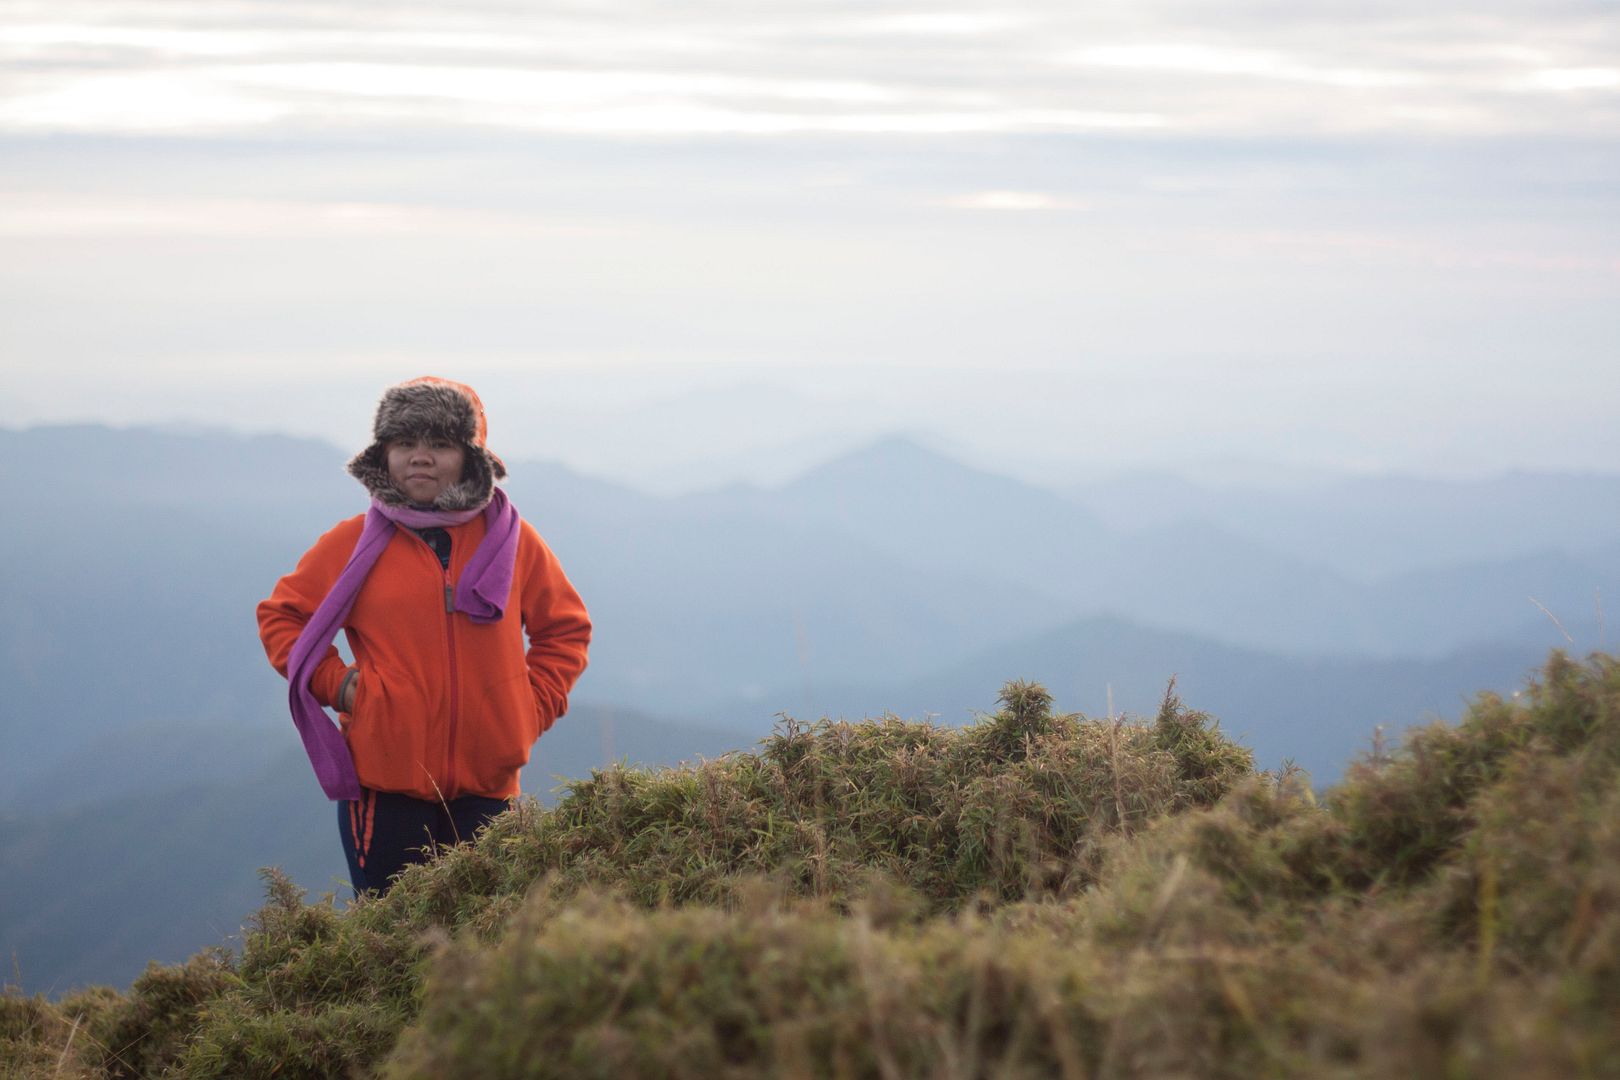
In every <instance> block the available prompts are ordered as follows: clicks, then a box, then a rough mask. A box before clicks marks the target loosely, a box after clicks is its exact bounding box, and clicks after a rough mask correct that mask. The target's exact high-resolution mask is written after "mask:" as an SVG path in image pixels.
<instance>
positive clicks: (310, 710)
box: [287, 488, 519, 801]
mask: <svg viewBox="0 0 1620 1080" xmlns="http://www.w3.org/2000/svg"><path fill="white" fill-rule="evenodd" d="M479 514H483V515H484V524H485V526H486V527H487V529H488V531H487V532H486V533H485V534H484V539H483V541H482V542H481V543H480V544H479V545H478V550H477V551H474V552H473V555H472V559H471V560H470V561H468V563H467V566H466V569H464V570H463V571H462V572H461V580H460V581H459V582H458V583H457V585H456V592H455V607H456V610H457V611H460V612H462V613H464V614H465V615H466V616H467V617H468V618H469V619H471V620H472V621H473V622H478V623H490V622H495V621H496V620H498V619H500V617H501V616H502V614H503V613H504V609H505V605H506V599H507V597H508V596H509V595H511V592H512V568H513V566H514V565H515V564H516V562H517V549H518V532H519V530H518V512H517V508H516V507H515V506H513V505H512V503H511V501H510V500H508V499H507V497H506V492H504V491H502V490H501V489H500V488H496V489H495V495H494V497H493V498H491V499H490V501H489V503H488V505H486V506H485V507H484V508H483V509H482V510H413V509H411V508H410V507H405V506H389V505H388V504H386V503H382V502H379V501H378V500H376V499H372V500H371V509H370V510H368V511H366V523H365V527H364V528H363V529H361V531H360V539H359V540H358V541H356V542H355V545H354V554H352V555H350V556H349V562H348V565H346V566H345V567H344V568H343V572H342V573H341V574H339V575H338V579H337V581H335V582H334V583H333V584H332V589H331V591H330V592H328V593H327V594H326V598H325V599H324V600H322V601H321V603H320V606H319V607H317V608H316V609H315V614H313V615H311V616H310V618H309V622H307V623H305V624H304V629H303V631H302V632H300V633H299V635H298V640H297V641H296V642H294V643H293V647H292V656H291V658H290V659H289V660H288V662H287V683H288V699H289V702H290V704H291V706H292V717H293V723H294V724H296V725H298V734H299V735H300V736H301V737H302V738H303V740H304V752H305V753H307V754H308V755H309V763H310V764H311V765H313V766H314V767H315V777H316V779H318V780H319V781H320V782H321V790H322V791H324V792H326V797H327V798H328V799H332V800H334V801H336V800H339V799H358V798H359V797H360V778H359V777H358V776H356V775H355V771H354V758H352V757H351V756H350V755H349V744H348V743H347V742H345V741H344V738H343V732H342V731H341V730H339V729H338V728H337V727H336V726H335V725H334V724H333V723H332V721H331V718H330V717H328V716H327V715H326V711H325V710H324V709H322V708H321V706H320V702H318V701H316V700H315V695H314V694H313V693H312V692H311V691H310V688H309V681H310V678H311V677H312V676H313V675H314V674H315V668H316V666H317V665H318V664H319V663H320V662H321V660H322V659H323V658H324V657H325V656H326V648H327V646H328V645H330V644H332V639H333V638H335V637H336V636H337V632H338V628H339V627H340V626H342V625H343V623H344V621H345V620H346V619H348V617H349V611H350V609H352V608H353V607H354V598H355V597H356V596H358V595H359V594H360V586H361V585H363V584H364V583H365V580H366V575H367V574H369V573H370V572H371V568H372V566H374V565H375V564H376V562H377V558H378V556H380V555H381V554H382V552H383V548H385V547H387V546H388V542H389V541H390V540H392V539H393V537H394V528H395V526H396V525H404V526H407V527H409V528H413V529H426V528H432V527H435V526H437V527H441V528H442V527H444V526H447V525H461V524H465V523H466V522H469V521H471V520H472V519H473V518H475V517H477V516H478V515H479Z"/></svg>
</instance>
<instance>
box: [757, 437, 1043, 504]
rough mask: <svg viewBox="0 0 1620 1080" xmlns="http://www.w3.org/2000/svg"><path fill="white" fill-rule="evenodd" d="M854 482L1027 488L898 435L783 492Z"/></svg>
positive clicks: (829, 465)
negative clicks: (987, 484)
mask: <svg viewBox="0 0 1620 1080" xmlns="http://www.w3.org/2000/svg"><path fill="white" fill-rule="evenodd" d="M853 479H860V480H862V481H865V482H870V483H874V484H881V485H883V486H889V485H894V484H919V485H928V486H937V485H938V484H940V483H941V482H942V481H947V480H957V481H961V480H977V481H986V480H988V481H993V482H996V483H1002V484H1008V485H1012V486H1018V487H1022V486H1024V485H1023V483H1022V481H1019V480H1014V479H1011V478H1010V477H1001V476H996V475H994V474H992V473H988V472H984V471H983V470H981V469H977V468H974V467H973V466H971V465H968V464H966V463H964V462H962V461H960V460H958V459H956V458H954V457H951V456H949V455H947V454H944V453H941V452H939V451H938V450H934V449H933V448H931V447H929V446H926V445H924V444H923V443H922V442H920V441H919V440H917V439H916V438H913V437H912V436H910V435H905V434H901V433H894V434H890V435H884V436H883V437H881V438H879V439H876V440H874V441H872V442H869V443H866V444H865V445H863V446H860V447H857V448H855V449H853V450H850V451H848V452H846V453H843V454H839V455H837V456H836V457H833V458H831V459H829V460H828V461H826V462H824V463H822V464H821V465H818V466H816V467H815V468H813V469H811V470H809V471H808V472H806V473H804V474H803V475H801V476H800V477H799V478H798V479H796V480H793V481H790V482H789V483H787V484H785V485H783V490H794V489H796V490H803V489H806V488H811V487H819V486H822V485H825V484H829V483H830V484H842V483H844V482H847V481H849V480H853Z"/></svg>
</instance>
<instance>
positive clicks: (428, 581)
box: [257, 376, 591, 896]
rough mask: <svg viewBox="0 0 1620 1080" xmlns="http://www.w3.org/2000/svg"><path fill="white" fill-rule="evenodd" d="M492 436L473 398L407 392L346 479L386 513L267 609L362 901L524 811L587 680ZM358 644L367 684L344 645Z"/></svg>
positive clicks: (572, 600) (274, 649)
mask: <svg viewBox="0 0 1620 1080" xmlns="http://www.w3.org/2000/svg"><path fill="white" fill-rule="evenodd" d="M487 436H488V427H487V421H486V418H485V415H484V406H483V402H482V401H480V400H479V397H478V395H477V394H476V393H474V392H473V390H472V388H471V387H469V386H466V385H464V384H462V383H457V382H452V381H450V380H447V379H441V378H437V377H434V376H425V377H423V378H419V379H413V380H411V381H409V382H405V383H401V384H399V385H397V386H392V387H389V388H388V389H387V390H386V391H385V392H384V393H383V396H382V400H381V402H380V403H379V404H378V406H377V413H376V421H375V424H374V425H373V442H372V444H371V445H370V446H368V447H367V448H366V449H365V450H363V451H361V452H360V453H359V454H357V455H356V456H355V457H354V459H353V460H352V461H350V462H349V465H348V470H349V472H350V474H351V475H353V476H354V477H355V478H356V479H357V480H359V481H360V483H361V484H362V485H364V486H365V488H366V490H367V491H368V492H370V495H371V506H370V509H368V510H367V511H366V512H365V513H364V514H360V515H356V516H355V517H351V518H349V519H347V520H345V521H341V522H339V523H338V524H337V525H335V526H334V527H333V528H332V529H330V530H329V531H328V532H326V533H325V534H324V535H322V536H321V537H320V539H318V540H316V541H315V545H314V546H313V547H311V548H310V549H309V551H308V552H306V553H305V554H304V557H303V558H302V559H300V560H299V561H298V565H297V568H296V569H294V570H293V571H292V573H290V574H287V575H286V576H285V577H283V578H281V579H280V580H279V581H277V582H276V585H275V588H274V590H273V591H272V592H271V594H270V596H269V597H268V598H267V599H265V600H264V601H263V602H261V603H260V604H259V606H258V612H257V613H258V620H259V636H260V638H261V640H262V641H263V642H264V648H265V652H266V654H267V655H268V656H269V658H270V663H271V665H272V666H274V667H275V669H276V670H277V671H279V672H280V673H281V674H283V675H284V676H286V677H287V680H288V684H289V686H288V700H289V703H290V707H291V710H292V715H293V720H294V723H295V724H296V726H297V728H298V731H299V734H300V736H301V737H302V739H303V743H304V749H305V751H306V752H307V753H308V755H309V759H310V764H311V765H312V766H313V767H314V770H315V775H316V778H317V779H318V780H319V781H320V785H321V788H322V790H323V791H324V792H325V793H326V795H327V797H328V798H330V799H332V800H333V801H335V802H336V803H337V817H338V831H339V834H340V836H341V839H342V844H343V852H344V855H345V857H346V858H347V860H348V864H349V876H350V878H351V880H352V881H353V883H354V889H355V894H356V896H359V895H360V894H362V893H366V892H376V893H381V892H385V891H387V889H388V887H389V884H390V883H391V881H392V879H393V877H394V876H395V875H396V874H398V873H399V872H400V871H401V870H402V869H404V867H406V866H407V865H409V864H411V863H413V862H420V861H422V860H424V859H426V858H428V857H429V856H430V855H431V853H432V852H433V851H434V850H436V849H437V848H438V847H441V846H450V845H453V844H456V843H459V842H461V841H463V840H467V839H470V838H471V837H472V836H473V834H474V833H475V832H476V831H477V830H478V829H480V828H481V827H483V825H485V824H486V823H488V821H489V820H490V819H491V818H493V817H494V816H495V815H496V814H498V813H499V812H501V811H502V810H504V809H506V808H507V807H508V806H509V805H510V802H511V800H512V799H513V798H515V797H516V795H517V794H518V770H519V769H520V768H521V767H522V766H523V765H524V763H525V762H527V761H528V759H529V753H530V750H531V748H532V746H533V744H534V742H535V740H537V739H538V738H539V737H540V735H541V734H542V733H543V732H545V731H546V730H547V729H548V728H550V727H551V725H552V724H553V723H554V722H555V721H556V720H557V718H558V717H560V716H562V715H563V714H564V712H565V711H566V710H567V708H568V694H569V691H570V690H571V689H572V688H573V686H574V683H575V681H576V680H577V679H578V678H579V676H580V673H581V672H583V671H584V670H585V664H586V657H587V650H588V649H589V646H590V638H591V622H590V617H589V616H588V614H587V613H586V610H585V605H584V603H583V602H582V601H581V600H580V597H579V594H578V593H577V592H576V591H575V590H574V587H573V585H571V584H570V583H569V581H568V578H567V576H566V575H565V574H564V573H563V570H562V567H561V565H560V564H559V563H558V561H557V558H556V556H554V555H553V554H552V552H551V550H550V548H548V547H547V546H546V544H545V542H544V541H543V540H542V539H541V538H540V534H539V533H538V532H536V531H535V529H534V526H533V525H531V524H529V522H527V521H525V520H523V519H522V518H521V517H520V516H519V514H518V512H517V508H516V507H514V506H513V505H512V503H511V500H510V499H508V498H507V496H506V492H505V491H503V490H502V489H501V488H499V487H497V486H496V483H495V482H496V481H497V480H500V479H504V478H505V476H506V466H505V465H504V464H503V463H502V461H501V459H500V458H499V457H497V456H496V455H495V454H494V453H492V452H491V451H490V450H489V448H488V447H487V446H486V441H487ZM340 627H341V628H342V629H343V631H344V633H345V635H346V637H347V639H348V643H349V647H350V650H351V651H352V653H353V655H354V663H353V665H348V664H346V663H345V662H344V660H343V658H342V656H341V655H340V654H339V652H338V650H337V648H336V646H335V645H334V644H333V641H334V639H335V637H336V635H337V631H338V629H339V628H340ZM525 636H526V637H527V641H525ZM323 706H329V707H332V708H334V709H335V710H337V712H338V714H339V715H338V725H337V726H334V725H333V723H332V721H331V719H330V717H329V716H328V715H327V714H326V712H325V711H324V710H323V708H322V707H323Z"/></svg>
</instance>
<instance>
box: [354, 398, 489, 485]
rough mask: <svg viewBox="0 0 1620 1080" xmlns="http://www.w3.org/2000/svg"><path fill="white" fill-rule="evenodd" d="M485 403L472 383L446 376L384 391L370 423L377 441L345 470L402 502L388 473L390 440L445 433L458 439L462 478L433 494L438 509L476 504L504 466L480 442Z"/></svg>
mask: <svg viewBox="0 0 1620 1080" xmlns="http://www.w3.org/2000/svg"><path fill="white" fill-rule="evenodd" d="M484 432H485V422H484V408H483V403H482V402H481V401H479V400H478V395H477V394H475V393H473V392H472V389H471V388H470V387H463V386H462V385H461V384H460V383H452V382H450V381H448V380H445V379H435V378H432V377H427V378H423V379H415V380H412V381H411V382H408V383H401V384H400V385H398V386H390V387H389V388H388V389H387V390H385V391H383V396H382V401H380V402H379V403H378V405H377V417H376V420H375V421H374V422H373V424H372V437H373V439H374V440H375V441H373V442H372V444H371V445H370V446H368V447H366V448H365V449H364V450H362V451H361V452H360V453H358V454H356V455H355V456H354V458H353V459H352V460H351V461H350V462H349V474H350V475H351V476H353V477H354V478H355V479H356V480H358V481H360V483H362V484H364V485H365V488H366V490H367V491H369V492H371V494H372V495H373V496H375V497H376V498H377V499H378V500H380V501H382V502H385V503H388V504H389V505H391V506H404V505H406V502H407V500H406V498H405V493H404V492H402V491H400V490H399V488H397V487H395V486H394V482H393V480H392V479H391V478H390V477H389V475H388V443H389V442H390V441H392V440H394V439H401V438H430V439H449V440H451V441H452V442H456V443H459V444H461V449H462V453H463V455H464V463H463V465H462V473H461V482H460V483H457V484H452V485H451V486H449V487H447V488H445V489H444V490H443V491H441V492H440V493H439V497H438V498H437V499H435V500H433V506H434V508H435V509H437V510H477V509H479V508H481V507H483V506H485V505H487V504H488V502H489V500H490V499H492V498H493V497H494V495H495V481H496V480H504V479H505V478H506V466H505V465H504V464H503V463H502V462H501V459H500V458H498V457H496V456H495V455H494V454H492V453H491V452H490V451H489V449H488V448H487V447H486V446H485V445H484Z"/></svg>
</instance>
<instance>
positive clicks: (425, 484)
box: [388, 438, 466, 506]
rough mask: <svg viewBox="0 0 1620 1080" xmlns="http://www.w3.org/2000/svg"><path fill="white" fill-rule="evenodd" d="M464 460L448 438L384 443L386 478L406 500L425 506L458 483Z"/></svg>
mask: <svg viewBox="0 0 1620 1080" xmlns="http://www.w3.org/2000/svg"><path fill="white" fill-rule="evenodd" d="M465 457H466V453H465V452H464V451H463V450H462V449H461V446H460V444H459V443H455V442H452V441H451V440H449V439H437V438H432V439H430V438H413V439H394V440H393V441H391V442H390V443H389V444H388V478H389V479H390V480H392V481H393V482H394V486H395V487H397V488H399V490H401V491H403V492H404V493H405V498H406V499H407V500H409V501H410V502H413V503H416V504H417V505H419V506H428V505H431V504H432V502H433V500H434V499H437V498H438V497H439V495H440V493H442V492H443V491H444V489H445V488H447V487H449V486H450V485H452V484H458V483H460V482H461V466H462V462H463V460H464V459H465Z"/></svg>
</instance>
